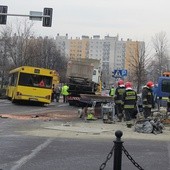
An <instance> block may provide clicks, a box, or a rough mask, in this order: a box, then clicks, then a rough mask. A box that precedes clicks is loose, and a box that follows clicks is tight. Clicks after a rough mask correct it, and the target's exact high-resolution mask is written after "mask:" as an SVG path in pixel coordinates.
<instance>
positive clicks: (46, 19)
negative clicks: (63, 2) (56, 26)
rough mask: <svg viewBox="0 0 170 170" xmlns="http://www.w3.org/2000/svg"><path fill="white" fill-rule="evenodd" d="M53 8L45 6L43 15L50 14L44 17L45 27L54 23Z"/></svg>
mask: <svg viewBox="0 0 170 170" xmlns="http://www.w3.org/2000/svg"><path fill="white" fill-rule="evenodd" d="M52 14H53V9H52V8H44V12H43V15H48V16H49V17H43V24H42V25H43V27H51V25H52Z"/></svg>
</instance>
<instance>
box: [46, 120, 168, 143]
mask: <svg viewBox="0 0 170 170" xmlns="http://www.w3.org/2000/svg"><path fill="white" fill-rule="evenodd" d="M43 127H44V129H45V130H47V133H49V134H50V132H51V133H52V134H53V135H54V134H55V132H56V133H60V134H62V137H63V136H64V137H67V138H75V137H76V138H78V137H80V138H91V139H92V138H111V139H115V132H116V131H117V130H121V131H122V132H123V136H122V139H146V140H162V141H170V127H166V128H165V130H163V133H162V134H158V135H154V134H152V133H151V134H144V133H138V132H134V127H132V128H127V127H126V123H125V122H116V123H114V124H105V123H103V121H102V120H101V119H98V120H95V121H89V122H88V123H87V122H85V121H84V120H82V119H79V120H78V121H76V122H75V121H73V122H65V123H62V122H60V123H59V122H56V123H54V122H53V123H51V122H50V123H49V122H48V123H47V124H44V125H43Z"/></svg>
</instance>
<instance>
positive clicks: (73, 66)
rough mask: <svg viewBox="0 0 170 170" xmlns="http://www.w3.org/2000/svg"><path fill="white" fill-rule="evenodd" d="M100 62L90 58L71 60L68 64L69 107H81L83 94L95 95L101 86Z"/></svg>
mask: <svg viewBox="0 0 170 170" xmlns="http://www.w3.org/2000/svg"><path fill="white" fill-rule="evenodd" d="M99 66H100V60H97V59H90V58H77V59H70V60H69V61H68V64H67V73H66V78H67V84H68V86H69V90H68V92H69V95H68V96H67V101H68V102H69V105H74V106H80V98H81V96H80V95H81V94H93V95H94V94H95V93H96V92H97V91H98V89H99V87H100V84H101V80H100V78H101V74H100V69H99Z"/></svg>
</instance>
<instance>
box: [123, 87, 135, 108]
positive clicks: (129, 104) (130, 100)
mask: <svg viewBox="0 0 170 170" xmlns="http://www.w3.org/2000/svg"><path fill="white" fill-rule="evenodd" d="M136 102H137V93H136V92H135V91H134V90H132V89H127V90H125V92H124V94H123V107H124V109H134V108H135V107H136Z"/></svg>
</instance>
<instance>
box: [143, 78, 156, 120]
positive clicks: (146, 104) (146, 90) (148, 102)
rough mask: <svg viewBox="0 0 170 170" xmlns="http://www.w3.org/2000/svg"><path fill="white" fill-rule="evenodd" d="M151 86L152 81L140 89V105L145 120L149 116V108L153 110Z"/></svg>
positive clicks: (152, 84)
mask: <svg viewBox="0 0 170 170" xmlns="http://www.w3.org/2000/svg"><path fill="white" fill-rule="evenodd" d="M153 86H154V83H153V82H152V81H148V82H147V83H146V85H145V86H144V87H143V89H142V104H143V114H144V117H145V119H146V118H148V117H149V116H151V108H154V99H153V93H152V87H153Z"/></svg>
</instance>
